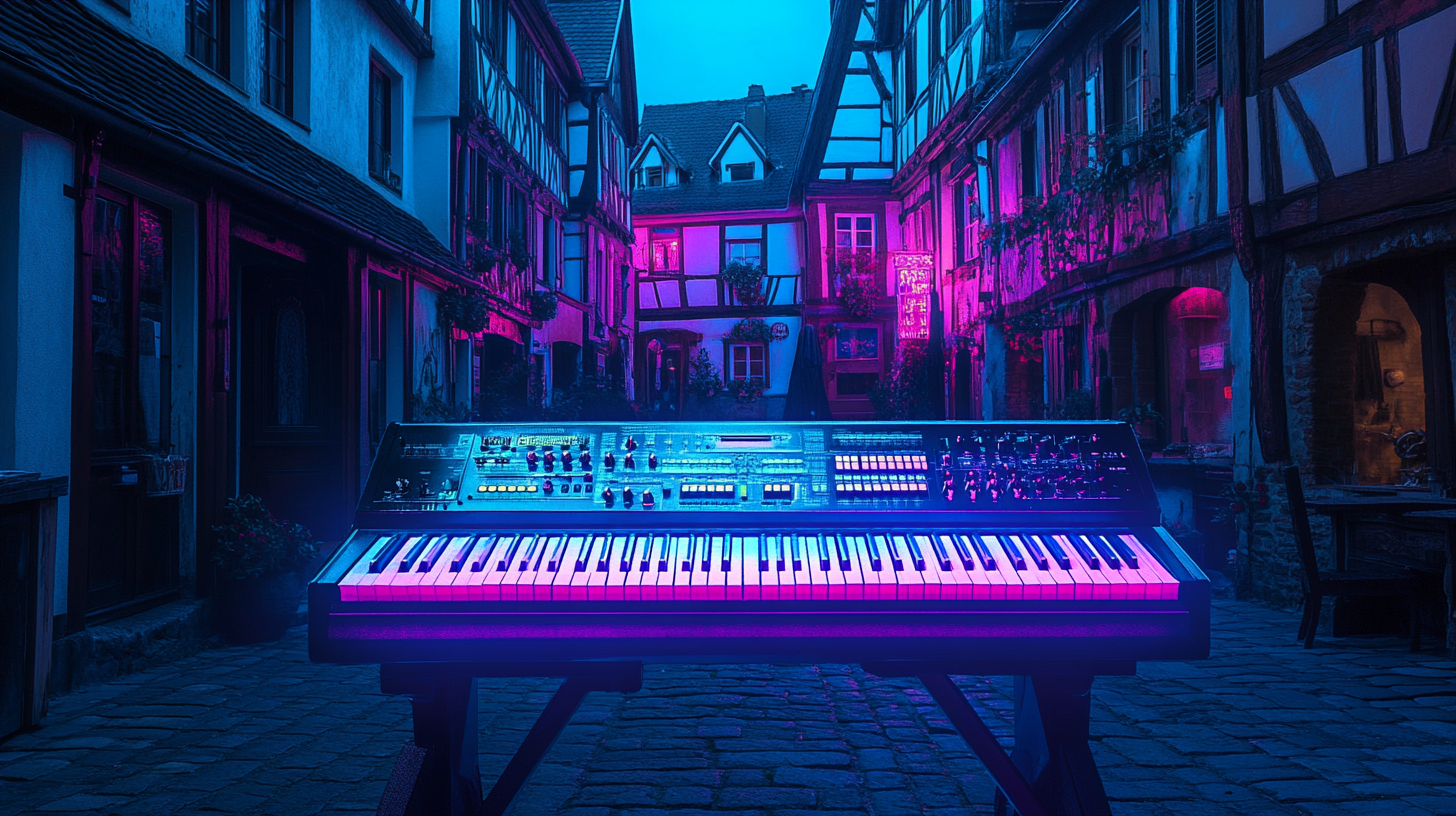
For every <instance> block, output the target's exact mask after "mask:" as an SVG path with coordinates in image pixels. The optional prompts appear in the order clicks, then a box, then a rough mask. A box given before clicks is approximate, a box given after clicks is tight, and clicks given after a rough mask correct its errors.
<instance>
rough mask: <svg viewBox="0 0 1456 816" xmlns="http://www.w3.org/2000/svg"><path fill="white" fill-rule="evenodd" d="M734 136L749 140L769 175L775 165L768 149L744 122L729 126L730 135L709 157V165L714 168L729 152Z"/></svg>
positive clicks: (764, 170) (766, 173)
mask: <svg viewBox="0 0 1456 816" xmlns="http://www.w3.org/2000/svg"><path fill="white" fill-rule="evenodd" d="M734 138H742V139H746V140H747V141H748V145H749V147H752V148H753V152H755V153H757V154H758V158H759V160H760V161H762V162H763V172H764V175H768V171H769V170H770V169H771V168H772V167H773V162H771V161H769V158H768V151H767V150H764V148H763V145H762V144H760V143H759V141H758V140H757V139H755V138H753V134H752V133H750V132H749V130H748V128H746V127H744V126H743V123H742V122H734V123H733V126H732V127H730V128H728V135H727V136H724V137H723V141H722V142H721V143H720V144H719V145H718V149H717V150H714V151H713V155H712V156H711V157H709V158H708V166H709V167H714V168H716V167H717V166H718V162H719V161H720V160H722V158H723V154H724V153H727V152H728V148H729V147H730V146H731V145H732V144H733V140H734Z"/></svg>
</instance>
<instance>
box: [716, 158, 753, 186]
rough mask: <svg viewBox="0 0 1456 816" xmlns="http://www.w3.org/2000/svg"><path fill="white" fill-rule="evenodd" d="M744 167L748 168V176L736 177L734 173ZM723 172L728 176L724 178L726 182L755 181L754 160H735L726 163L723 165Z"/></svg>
mask: <svg viewBox="0 0 1456 816" xmlns="http://www.w3.org/2000/svg"><path fill="white" fill-rule="evenodd" d="M744 168H748V178H734V173H735V172H737V171H740V170H742V169H744ZM723 174H724V175H725V176H726V177H727V178H725V179H724V181H725V183H727V184H737V183H739V182H744V181H754V177H753V176H754V173H753V162H735V163H734V164H725V165H723Z"/></svg>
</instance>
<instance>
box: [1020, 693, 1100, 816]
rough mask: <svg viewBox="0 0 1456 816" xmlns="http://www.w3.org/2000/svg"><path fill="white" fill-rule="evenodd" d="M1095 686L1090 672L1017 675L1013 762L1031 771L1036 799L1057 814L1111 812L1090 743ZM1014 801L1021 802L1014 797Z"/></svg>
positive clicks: (1025, 771) (1089, 814) (1027, 774)
mask: <svg viewBox="0 0 1456 816" xmlns="http://www.w3.org/2000/svg"><path fill="white" fill-rule="evenodd" d="M1091 691H1092V678H1091V677H1075V676H1072V677H1063V676H1036V677H1017V678H1016V696H1015V700H1016V748H1015V750H1013V751H1012V752H1011V761H1012V762H1014V763H1015V764H1016V767H1017V768H1019V769H1020V770H1021V772H1022V773H1024V774H1026V777H1027V779H1028V780H1029V781H1030V783H1031V789H1032V790H1033V791H1034V792H1035V793H1036V798H1037V799H1038V800H1039V801H1040V802H1041V803H1042V804H1043V805H1044V806H1045V807H1046V809H1047V810H1048V811H1050V812H1053V813H1067V814H1085V816H1111V813H1112V810H1111V806H1110V805H1109V804H1108V802H1107V791H1106V789H1105V788H1103V786H1102V776H1101V775H1100V774H1099V773H1098V772H1097V764H1096V762H1095V761H1094V760H1093V759H1092V749H1091V748H1090V747H1089V746H1088V745H1087V740H1088V737H1089V736H1090V727H1091V715H1092V695H1091ZM1011 801H1012V804H1017V802H1016V799H1015V797H1012V799H1011ZM1017 809H1018V810H1020V809H1021V808H1020V805H1017ZM1022 813H1023V814H1026V811H1024V810H1023V811H1022Z"/></svg>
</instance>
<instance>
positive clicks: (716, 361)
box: [637, 317, 802, 397]
mask: <svg viewBox="0 0 1456 816" xmlns="http://www.w3.org/2000/svg"><path fill="white" fill-rule="evenodd" d="M739 319H740V318H736V317H723V318H711V319H706V320H644V321H642V324H641V325H640V326H638V327H637V332H638V334H641V333H644V332H650V331H652V330H654V329H687V330H689V331H695V332H699V333H701V334H702V335H703V342H702V344H701V348H705V349H707V350H708V357H709V359H711V360H712V361H713V365H716V366H717V367H718V370H719V371H721V372H724V376H725V377H726V376H727V370H728V367H727V365H726V363H725V361H724V359H723V342H722V341H723V338H724V337H726V336H727V335H728V332H730V331H732V330H733V327H734V326H735V325H737V323H738V321H739ZM763 320H764V322H765V323H768V324H769V325H770V326H772V325H773V324H775V323H783V324H785V325H787V326H788V327H789V336H788V337H787V338H786V339H784V340H780V341H778V342H776V343H769V344H768V383H769V387H768V388H767V389H766V390H765V391H764V394H765V395H766V396H771V397H772V396H783V395H785V394H787V393H788V392H789V375H790V374H792V373H793V369H794V350H795V349H796V348H798V345H799V326H800V324H801V322H802V321H801V320H800V319H799V318H797V317H766V318H763ZM697 356H698V352H697V351H696V350H694V351H692V352H690V353H689V355H688V357H689V359H696V358H697Z"/></svg>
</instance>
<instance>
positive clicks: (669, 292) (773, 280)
mask: <svg viewBox="0 0 1456 816" xmlns="http://www.w3.org/2000/svg"><path fill="white" fill-rule="evenodd" d="M799 280H800V276H799V275H798V274H797V273H794V274H791V275H764V276H763V284H762V289H761V290H760V292H759V295H760V297H761V298H762V302H760V303H744V302H743V301H742V300H740V299H739V298H738V296H737V294H736V293H734V292H733V291H732V288H731V287H729V286H727V285H725V284H724V283H723V281H722V279H721V278H719V277H718V276H717V275H670V274H668V275H664V274H649V273H646V272H639V273H638V275H637V309H638V310H639V311H650V310H654V309H713V308H717V309H742V310H749V309H771V308H781V307H785V306H797V305H799V304H800V303H802V302H803V291H802V290H801V288H800V284H799Z"/></svg>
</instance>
